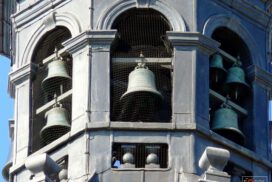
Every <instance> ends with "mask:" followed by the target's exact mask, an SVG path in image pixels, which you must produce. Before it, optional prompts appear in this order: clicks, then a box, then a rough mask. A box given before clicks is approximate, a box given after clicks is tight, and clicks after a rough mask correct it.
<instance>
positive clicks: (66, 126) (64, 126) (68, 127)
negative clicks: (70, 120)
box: [40, 124, 71, 135]
mask: <svg viewBox="0 0 272 182" xmlns="http://www.w3.org/2000/svg"><path fill="white" fill-rule="evenodd" d="M52 127H53V128H54V127H62V128H67V129H70V128H71V125H69V124H68V125H51V126H49V127H46V125H45V126H44V127H43V128H42V129H41V131H40V135H42V133H43V132H44V131H45V130H47V129H50V128H52Z"/></svg>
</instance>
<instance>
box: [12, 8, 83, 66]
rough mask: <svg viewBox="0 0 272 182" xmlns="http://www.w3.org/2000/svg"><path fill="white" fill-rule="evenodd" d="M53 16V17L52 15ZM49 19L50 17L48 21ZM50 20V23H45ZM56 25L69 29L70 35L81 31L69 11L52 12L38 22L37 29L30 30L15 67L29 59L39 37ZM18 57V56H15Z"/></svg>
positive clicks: (26, 62)
mask: <svg viewBox="0 0 272 182" xmlns="http://www.w3.org/2000/svg"><path fill="white" fill-rule="evenodd" d="M52 16H53V17H52ZM49 19H51V20H50V21H49ZM45 22H50V23H45ZM56 26H63V27H66V28H67V29H69V31H70V32H71V34H72V37H75V36H77V35H78V34H79V33H80V32H81V26H80V23H79V21H78V19H77V18H76V17H75V16H74V15H73V14H71V13H53V14H50V15H49V16H48V17H46V18H45V19H44V21H41V22H40V25H39V26H38V28H37V29H35V30H34V31H33V32H32V36H31V38H30V39H29V40H27V46H26V48H25V49H24V52H23V56H22V60H16V63H15V64H16V65H17V67H22V66H24V65H26V64H28V63H29V62H30V61H31V58H32V55H33V51H34V49H35V48H36V45H37V44H38V42H39V41H40V40H41V38H42V37H43V36H44V35H45V34H46V33H47V32H48V31H50V30H52V29H53V28H55V27H56ZM17 59H18V58H17Z"/></svg>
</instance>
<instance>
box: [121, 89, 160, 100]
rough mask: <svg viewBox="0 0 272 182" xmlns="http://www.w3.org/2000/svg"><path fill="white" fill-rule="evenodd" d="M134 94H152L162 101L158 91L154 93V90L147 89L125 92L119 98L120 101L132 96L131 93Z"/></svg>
mask: <svg viewBox="0 0 272 182" xmlns="http://www.w3.org/2000/svg"><path fill="white" fill-rule="evenodd" d="M138 88H139V87H138ZM136 92H139V93H140V92H146V93H154V94H156V95H157V96H158V97H160V98H161V99H163V96H162V94H161V93H160V92H159V91H156V90H151V89H150V90H149V89H143V90H140V91H139V90H132V91H126V92H125V93H124V94H123V95H122V96H121V97H120V100H121V101H122V100H123V99H124V98H125V97H126V96H128V95H130V94H133V93H136Z"/></svg>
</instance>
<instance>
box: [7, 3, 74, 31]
mask: <svg viewBox="0 0 272 182" xmlns="http://www.w3.org/2000/svg"><path fill="white" fill-rule="evenodd" d="M69 1H70V0H54V1H53V0H43V1H36V2H35V3H33V4H30V5H29V6H28V7H26V8H25V9H23V10H21V11H19V12H17V13H15V14H14V15H12V16H11V18H12V22H13V24H14V28H15V29H20V28H21V27H23V26H25V25H27V24H28V23H30V22H31V21H37V20H36V18H37V17H39V16H42V15H44V14H46V13H47V12H50V10H51V11H52V9H54V8H55V7H56V6H58V5H60V4H62V3H67V2H69Z"/></svg>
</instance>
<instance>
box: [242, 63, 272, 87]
mask: <svg viewBox="0 0 272 182" xmlns="http://www.w3.org/2000/svg"><path fill="white" fill-rule="evenodd" d="M247 72H248V75H249V78H250V80H251V81H257V82H258V83H260V84H261V85H263V86H264V87H266V88H267V89H269V90H271V89H272V74H271V73H269V72H267V71H265V70H264V69H262V68H260V67H258V66H256V65H251V66H249V67H248V68H247Z"/></svg>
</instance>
